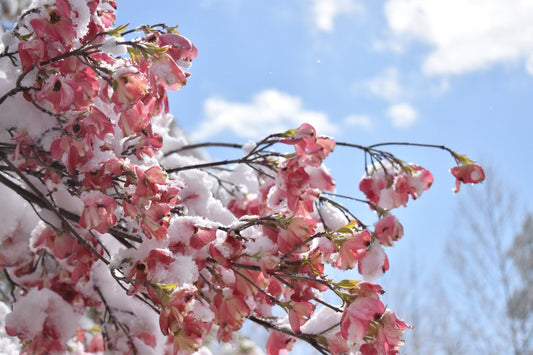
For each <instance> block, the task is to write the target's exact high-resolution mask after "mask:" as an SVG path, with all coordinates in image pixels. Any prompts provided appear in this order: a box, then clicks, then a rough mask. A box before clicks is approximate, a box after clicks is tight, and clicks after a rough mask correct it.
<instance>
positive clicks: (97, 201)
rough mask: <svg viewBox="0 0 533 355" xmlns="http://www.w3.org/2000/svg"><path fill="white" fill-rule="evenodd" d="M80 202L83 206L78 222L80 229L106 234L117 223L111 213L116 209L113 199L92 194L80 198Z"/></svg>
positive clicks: (96, 193) (97, 193)
mask: <svg viewBox="0 0 533 355" xmlns="http://www.w3.org/2000/svg"><path fill="white" fill-rule="evenodd" d="M82 201H83V203H84V204H85V208H84V209H83V212H82V214H81V217H80V221H79V224H80V226H81V227H82V228H87V229H94V230H96V231H98V232H100V233H106V232H107V231H108V230H109V228H111V227H113V226H114V225H115V223H116V222H117V217H116V216H115V215H114V213H113V212H114V211H115V209H116V208H117V202H116V201H115V199H114V198H113V197H111V196H107V195H104V194H102V193H100V192H92V193H90V194H88V195H87V196H86V197H84V198H82Z"/></svg>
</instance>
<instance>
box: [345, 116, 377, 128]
mask: <svg viewBox="0 0 533 355" xmlns="http://www.w3.org/2000/svg"><path fill="white" fill-rule="evenodd" d="M344 125H345V126H349V127H358V128H362V129H364V130H365V131H371V130H372V128H373V126H372V119H371V118H370V116H367V115H349V116H347V117H346V118H345V119H344Z"/></svg>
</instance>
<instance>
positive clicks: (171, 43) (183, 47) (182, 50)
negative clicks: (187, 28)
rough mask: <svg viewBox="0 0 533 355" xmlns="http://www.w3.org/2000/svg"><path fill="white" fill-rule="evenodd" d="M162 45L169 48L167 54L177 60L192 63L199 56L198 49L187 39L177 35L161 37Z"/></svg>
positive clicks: (165, 34) (163, 35) (167, 34)
mask: <svg viewBox="0 0 533 355" xmlns="http://www.w3.org/2000/svg"><path fill="white" fill-rule="evenodd" d="M159 41H160V45H161V46H162V47H164V46H168V47H169V49H168V50H167V53H168V54H169V55H170V56H171V57H172V58H173V59H174V60H175V61H178V60H183V61H186V62H190V61H192V60H194V58H196V56H197V55H198V49H197V48H196V47H195V46H194V44H192V42H191V41H189V40H188V39H187V38H185V37H183V36H180V35H178V34H175V33H163V34H160V35H159Z"/></svg>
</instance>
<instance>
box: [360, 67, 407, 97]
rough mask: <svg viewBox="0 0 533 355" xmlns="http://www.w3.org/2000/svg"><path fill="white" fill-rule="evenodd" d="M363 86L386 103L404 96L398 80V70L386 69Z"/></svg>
mask: <svg viewBox="0 0 533 355" xmlns="http://www.w3.org/2000/svg"><path fill="white" fill-rule="evenodd" d="M365 86H366V88H367V89H368V90H370V92H371V93H372V94H374V95H375V96H378V97H381V98H382V99H385V100H388V101H394V100H397V99H399V98H400V97H402V96H403V95H404V94H405V90H404V89H403V88H402V87H401V85H400V82H399V80H398V70H397V69H396V68H387V69H385V71H383V72H382V73H381V74H378V75H377V76H375V77H373V78H371V79H369V80H367V81H366V82H365Z"/></svg>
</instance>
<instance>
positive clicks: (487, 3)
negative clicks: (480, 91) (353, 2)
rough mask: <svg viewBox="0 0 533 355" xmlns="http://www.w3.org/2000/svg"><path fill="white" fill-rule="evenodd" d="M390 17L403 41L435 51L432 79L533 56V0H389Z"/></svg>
mask: <svg viewBox="0 0 533 355" xmlns="http://www.w3.org/2000/svg"><path fill="white" fill-rule="evenodd" d="M385 15H386V17H387V21H388V25H389V27H390V29H391V30H392V33H393V35H394V36H395V37H396V40H398V41H399V42H402V41H405V40H418V41H422V42H425V43H427V44H429V45H431V46H433V50H432V52H431V53H430V54H429V55H428V56H427V57H426V58H425V60H424V64H423V70H424V72H425V73H426V74H430V75H447V74H463V73H466V72H470V71H474V70H479V69H483V68H487V67H489V66H492V65H494V64H497V63H504V62H515V61H518V60H525V59H527V58H529V57H530V56H531V55H532V54H533V35H532V33H533V21H532V20H531V19H532V18H533V1H531V0H388V1H387V2H386V4H385Z"/></svg>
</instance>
